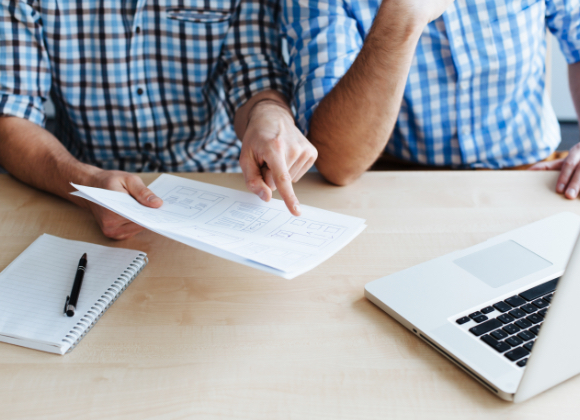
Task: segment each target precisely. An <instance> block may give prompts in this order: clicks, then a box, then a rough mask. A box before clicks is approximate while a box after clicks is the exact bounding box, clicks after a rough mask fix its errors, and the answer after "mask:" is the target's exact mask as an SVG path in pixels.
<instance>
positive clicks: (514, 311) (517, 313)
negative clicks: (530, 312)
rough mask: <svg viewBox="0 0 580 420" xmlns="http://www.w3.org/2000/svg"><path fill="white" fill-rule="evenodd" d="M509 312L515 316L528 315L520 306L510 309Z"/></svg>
mask: <svg viewBox="0 0 580 420" xmlns="http://www.w3.org/2000/svg"><path fill="white" fill-rule="evenodd" d="M508 314H510V315H511V316H513V317H514V318H523V317H524V316H526V315H527V314H526V313H525V312H524V311H522V310H521V309H518V308H516V309H514V310H513V311H509V312H508Z"/></svg>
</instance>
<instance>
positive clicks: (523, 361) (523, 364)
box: [516, 357, 528, 367]
mask: <svg viewBox="0 0 580 420" xmlns="http://www.w3.org/2000/svg"><path fill="white" fill-rule="evenodd" d="M526 363H528V358H527V357H526V358H525V359H522V360H520V361H519V362H517V363H516V365H518V366H519V367H524V366H525V365H526Z"/></svg>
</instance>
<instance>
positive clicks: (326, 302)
mask: <svg viewBox="0 0 580 420" xmlns="http://www.w3.org/2000/svg"><path fill="white" fill-rule="evenodd" d="M185 176H186V177H189V178H193V179H197V180H200V181H204V182H211V183H216V184H220V185H223V186H226V187H232V188H238V189H244V184H243V181H242V176H241V175H237V174H236V175H222V174H196V175H185ZM556 177H557V173H556V172H487V171H482V172H479V171H478V172H404V173H403V172H399V173H397V172H391V173H376V172H375V173H367V174H365V175H364V176H363V177H362V179H360V180H359V181H358V182H356V183H355V184H354V185H351V186H349V187H344V188H337V187H333V186H330V185H328V184H326V183H324V182H323V181H322V180H321V179H320V178H319V177H318V175H316V174H309V175H307V176H306V178H305V179H304V180H303V181H301V182H300V183H299V184H298V185H297V186H296V191H297V194H298V197H299V198H300V200H301V201H302V203H304V204H310V205H314V206H319V207H323V208H326V209H329V210H334V211H338V212H343V213H347V214H351V215H353V216H359V217H363V218H365V219H367V223H368V225H369V227H368V228H367V229H366V230H365V231H364V232H363V233H362V234H361V235H360V236H359V237H358V238H356V239H355V240H354V241H353V242H352V243H351V244H350V245H348V246H347V247H346V248H345V249H343V250H342V251H340V252H339V253H338V254H337V255H336V256H334V257H333V258H331V259H330V260H328V261H327V262H325V263H323V264H322V265H321V266H319V267H318V268H316V269H314V270H312V271H310V272H309V273H307V274H304V275H302V276H300V277H298V278H297V279H294V280H291V281H288V280H283V279H280V278H275V277H273V276H271V275H269V274H265V273H262V272H260V271H257V270H253V269H250V268H247V267H244V266H241V265H237V264H234V263H231V262H228V261H224V260H222V259H219V258H217V257H213V256H210V255H208V254H205V253H203V252H200V251H197V250H195V249H193V248H189V247H187V246H185V245H182V244H179V243H177V242H173V241H171V240H168V239H166V238H163V237H161V236H159V235H156V234H154V233H151V232H144V233H141V234H139V235H138V236H137V237H135V238H133V239H130V240H127V241H125V242H114V241H110V240H107V239H106V238H105V237H104V236H102V234H101V233H100V231H99V229H98V227H97V225H96V223H95V222H94V221H93V220H92V218H91V215H90V214H89V213H88V212H85V211H83V210H81V209H79V208H77V207H75V206H74V205H72V204H69V203H67V202H65V201H64V200H61V199H59V198H56V197H53V196H50V195H48V194H45V193H42V192H39V191H35V190H33V189H31V188H29V187H27V186H24V185H22V184H20V183H19V182H17V181H15V180H13V179H12V178H10V177H8V176H6V175H2V176H0V269H3V268H4V267H6V265H8V263H9V262H10V261H12V260H13V259H14V258H15V257H16V256H17V255H18V254H19V253H20V252H21V251H22V250H24V249H25V248H26V247H27V246H28V245H29V244H30V243H31V242H32V241H33V240H34V239H35V238H36V237H38V236H39V235H40V234H42V233H50V234H53V235H58V236H61V237H64V238H69V239H77V240H84V241H90V242H95V243H100V244H105V245H111V246H118V247H130V248H134V249H140V250H143V251H146V252H147V253H148V254H149V257H150V263H149V265H148V266H147V268H146V269H145V270H144V271H143V272H142V273H141V274H140V275H139V277H138V278H137V280H136V281H135V282H134V283H133V284H132V285H131V286H130V287H129V288H128V289H127V290H126V291H125V293H124V294H123V295H122V296H121V298H120V299H119V300H118V301H117V302H116V303H115V304H114V305H113V306H112V307H111V309H109V311H108V312H107V313H106V314H105V315H104V316H103V318H102V319H101V320H100V321H99V323H98V324H97V325H96V326H95V328H94V329H93V330H92V331H91V332H90V333H89V334H88V335H87V336H86V337H85V338H84V340H83V341H82V342H81V344H80V345H79V346H78V347H77V348H76V349H75V350H74V351H73V352H72V353H70V354H68V355H66V356H56V355H53V354H47V353H42V352H39V351H34V350H29V349H25V348H21V347H16V346H12V345H8V344H2V343H0V418H2V419H20V418H40V417H42V418H45V419H58V420H62V419H68V418H83V419H84V418H107V419H108V418H123V419H127V418H136V419H143V418H157V419H174V418H196V419H214V418H228V419H244V418H249V419H250V418H251V419H268V420H273V419H288V418H292V419H301V420H302V419H332V420H336V419H357V420H360V419H379V418H380V419H386V418H389V419H395V418H405V419H408V418H421V419H426V418H429V419H431V418H441V419H462V420H463V419H476V418H482V419H486V420H487V419H507V418H509V419H542V420H545V419H547V418H554V417H556V418H558V419H562V418H578V410H579V408H580V398H578V394H579V393H580V378H579V377H576V378H575V379H572V380H570V381H568V382H567V383H565V384H564V385H561V386H559V387H557V388H556V389H553V390H551V391H549V392H547V393H545V394H543V395H541V396H539V397H536V398H535V399H533V400H531V401H529V402H527V403H524V404H522V405H513V404H510V403H506V402H503V401H501V400H499V399H498V398H496V397H495V396H493V395H492V394H491V393H489V392H488V391H487V390H485V389H484V388H483V387H482V386H480V385H478V384H477V383H476V382H475V381H474V380H473V379H471V378H470V377H468V376H467V375H466V374H464V373H463V372H462V371H461V370H459V369H458V368H456V367H455V366H454V365H453V364H451V363H450V362H448V361H447V360H446V359H444V358H443V357H442V356H440V355H439V354H438V353H436V352H435V351H433V350H432V349H431V348H429V347H427V346H426V345H425V344H423V343H422V342H420V341H419V340H418V339H417V338H416V337H414V336H412V335H411V334H410V333H408V332H407V330H405V329H404V328H403V327H402V326H400V325H399V324H398V323H397V322H395V321H393V320H392V319H391V318H389V317H388V316H387V315H386V314H384V313H383V312H381V311H380V310H379V309H377V308H376V307H375V306H374V305H372V304H371V303H370V302H369V301H367V300H366V299H365V298H364V296H363V286H364V285H365V284H366V283H367V282H369V281H371V280H374V279H376V278H378V277H381V276H383V275H386V274H390V273H393V272H395V271H398V270H402V269H404V268H406V267H409V266H411V265H414V264H417V263H420V262H422V261H425V260H428V259H431V258H434V257H437V256H440V255H443V254H445V253H448V252H451V251H453V250H456V249H460V248H464V247H467V246H470V245H473V244H476V243H478V242H480V241H483V240H485V239H487V238H489V237H491V236H494V235H496V234H499V233H502V232H505V231H507V230H509V229H513V228H516V227H519V226H522V225H524V224H527V223H530V222H533V221H535V220H538V219H541V218H543V217H546V216H549V215H552V214H554V213H557V212H560V211H574V212H580V202H579V201H578V200H575V201H568V200H565V199H563V198H562V197H560V196H559V195H557V194H555V193H554V192H553V186H554V184H555V182H556ZM143 178H144V179H145V181H146V182H151V181H152V180H153V179H154V178H155V176H154V175H144V176H143Z"/></svg>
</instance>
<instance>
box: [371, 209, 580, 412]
mask: <svg viewBox="0 0 580 420" xmlns="http://www.w3.org/2000/svg"><path fill="white" fill-rule="evenodd" d="M579 232H580V216H578V215H576V214H573V213H560V214H557V215H555V216H552V217H548V218H546V219H542V220H540V221H538V222H535V223H532V224H530V225H526V226H524V227H522V228H519V229H516V230H513V231H510V232H507V233H505V234H502V235H499V236H496V237H494V238H492V239H489V240H488V241H486V242H484V243H481V244H479V245H476V246H473V247H471V248H467V249H465V250H461V251H457V252H453V253H451V254H448V255H445V256H443V257H439V258H436V259H434V260H431V261H428V262H426V263H423V264H419V265H417V266H414V267H411V268H409V269H406V270H403V271H400V272H398V273H395V274H392V275H390V276H387V277H383V278H381V279H378V280H375V281H373V282H371V283H369V284H367V285H366V286H365V295H366V297H367V298H368V299H369V300H370V301H371V302H373V303H374V304H376V305H377V306H378V307H379V308H381V309H382V310H384V311H385V312H386V313H387V314H389V315H390V316H392V317H393V318H395V319H396V320H397V321H399V322H400V323H401V324H403V325H404V326H405V327H407V328H408V329H409V330H410V331H412V332H413V333H414V334H415V335H417V336H418V337H420V338H421V339H423V340H424V341H425V342H427V343H428V344H429V345H431V346H432V347H433V348H435V349H436V350H438V351H439V352H441V353H442V354H443V355H445V356H446V357H447V358H448V359H450V360H451V361H453V362H454V363H456V364H457V365H459V367H461V368H462V369H463V370H464V371H466V372H467V373H468V374H470V375H471V376H473V377H474V378H475V379H476V380H478V381H479V382H480V383H481V384H482V385H484V386H485V387H486V388H487V389H489V390H490V391H491V392H493V393H494V394H496V395H497V396H499V397H500V398H502V399H504V400H508V401H514V402H521V401H524V400H527V399H528V398H530V397H533V396H534V395H537V394H539V393H541V392H543V391H545V390H547V389H549V388H551V387H553V386H554V385H557V384H559V383H560V382H563V381H565V380H567V379H569V378H571V377H572V376H574V375H576V374H578V373H580V357H578V355H579V354H580V334H578V330H579V328H578V320H579V319H580V316H578V313H579V312H580V308H579V306H578V298H579V297H580V242H577V238H578V234H579ZM568 261H570V263H569V264H568ZM567 265H568V267H567V269H566V266H567ZM565 270H566V274H564V271H565ZM555 292H557V293H555Z"/></svg>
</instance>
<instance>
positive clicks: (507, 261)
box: [453, 240, 552, 288]
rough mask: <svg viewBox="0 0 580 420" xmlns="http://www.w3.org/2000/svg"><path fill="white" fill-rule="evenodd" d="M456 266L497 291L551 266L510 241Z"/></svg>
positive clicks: (492, 247) (471, 255) (483, 251)
mask: <svg viewBox="0 0 580 420" xmlns="http://www.w3.org/2000/svg"><path fill="white" fill-rule="evenodd" d="M453 262H454V263H455V264H457V265H458V266H459V267H461V268H463V269H464V270H466V271H467V272H469V273H470V274H473V275H474V276H475V277H477V278H478V279H480V280H481V281H483V282H484V283H486V284H488V285H489V286H491V287H494V288H495V287H500V286H503V285H505V284H508V283H511V282H512V281H515V280H517V279H521V278H522V277H525V276H527V275H530V274H532V273H535V272H536V271H540V270H543V269H544V268H547V267H549V266H551V265H552V263H551V262H550V261H548V260H546V259H544V258H542V257H540V256H539V255H538V254H535V253H533V252H532V251H530V250H529V249H527V248H524V247H523V246H521V245H520V244H518V243H517V242H514V241H511V240H510V241H505V242H502V243H500V244H497V245H494V246H491V247H489V248H486V249H482V250H481V251H477V252H474V253H473V254H469V255H467V256H465V257H461V258H458V259H456V260H455V261H453Z"/></svg>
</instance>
